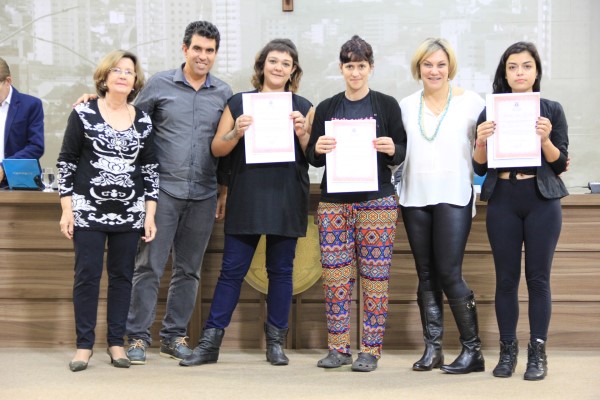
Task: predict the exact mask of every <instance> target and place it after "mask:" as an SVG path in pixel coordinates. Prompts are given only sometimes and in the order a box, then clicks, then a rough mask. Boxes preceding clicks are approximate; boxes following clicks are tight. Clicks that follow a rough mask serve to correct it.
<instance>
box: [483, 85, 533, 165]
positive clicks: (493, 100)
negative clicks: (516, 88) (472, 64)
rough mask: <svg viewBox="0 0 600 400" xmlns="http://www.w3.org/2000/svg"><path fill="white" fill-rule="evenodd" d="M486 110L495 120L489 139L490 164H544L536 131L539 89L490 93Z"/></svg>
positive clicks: (488, 153)
mask: <svg viewBox="0 0 600 400" xmlns="http://www.w3.org/2000/svg"><path fill="white" fill-rule="evenodd" d="M486 114H487V120H488V121H495V123H496V130H495V133H494V135H493V136H492V137H491V139H488V142H487V161H488V166H489V167H490V168H503V167H504V168H505V167H538V166H540V165H541V147H540V137H539V135H538V134H537V133H536V121H537V119H538V117H539V116H540V93H539V92H527V93H505V94H489V95H487V96H486Z"/></svg>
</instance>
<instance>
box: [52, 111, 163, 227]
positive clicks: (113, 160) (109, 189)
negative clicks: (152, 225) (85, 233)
mask: <svg viewBox="0 0 600 400" xmlns="http://www.w3.org/2000/svg"><path fill="white" fill-rule="evenodd" d="M135 113H136V114H135V119H134V125H133V126H132V127H130V128H128V129H127V130H124V131H115V130H114V129H112V127H110V125H108V123H107V122H106V121H105V120H104V118H102V115H101V114H100V111H99V109H98V101H97V100H92V101H90V102H88V103H83V104H79V105H78V106H77V107H75V109H74V110H73V112H71V115H70V116H69V122H68V123H67V129H66V130H65V136H64V139H63V143H62V148H61V150H60V154H59V156H58V163H57V167H58V172H59V174H60V175H59V180H58V183H59V193H60V196H61V197H64V196H72V204H73V215H74V219H75V222H74V224H75V229H76V230H77V229H80V230H100V231H108V232H127V231H136V230H140V231H141V230H143V228H144V218H145V215H146V212H145V202H146V201H147V200H154V201H156V200H158V162H157V161H156V157H155V155H154V145H153V142H152V140H153V134H152V121H151V120H150V117H149V116H148V114H146V113H145V112H143V111H141V110H140V109H138V108H136V109H135Z"/></svg>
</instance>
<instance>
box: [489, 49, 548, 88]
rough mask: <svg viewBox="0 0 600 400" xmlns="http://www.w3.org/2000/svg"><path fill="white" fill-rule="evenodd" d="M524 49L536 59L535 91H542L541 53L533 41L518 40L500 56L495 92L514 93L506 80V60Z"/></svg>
mask: <svg viewBox="0 0 600 400" xmlns="http://www.w3.org/2000/svg"><path fill="white" fill-rule="evenodd" d="M524 51H526V52H528V53H529V54H531V57H533V59H534V60H535V69H536V71H537V76H536V78H535V82H534V83H533V91H534V92H539V91H540V88H541V83H540V82H541V80H542V61H541V60H540V55H539V53H538V51H537V48H536V47H535V44H533V43H531V42H517V43H514V44H511V45H510V46H508V49H506V50H505V51H504V54H502V57H500V62H499V63H498V68H497V69H496V75H495V76H494V82H493V83H492V88H493V89H494V93H512V89H511V87H510V85H509V84H508V81H507V80H506V61H507V60H508V57H510V56H511V55H512V54H518V53H522V52H524Z"/></svg>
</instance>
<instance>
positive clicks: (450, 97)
mask: <svg viewBox="0 0 600 400" xmlns="http://www.w3.org/2000/svg"><path fill="white" fill-rule="evenodd" d="M424 92H425V91H424V90H422V91H421V101H420V102H419V130H420V131H421V136H423V139H425V140H427V141H428V142H433V141H434V140H435V138H436V137H437V135H438V133H439V131H440V125H442V121H443V120H444V117H445V116H446V113H447V112H448V108H450V100H452V85H450V87H449V89H448V100H446V107H444V112H443V113H442V116H441V117H440V120H439V121H438V124H437V126H436V127H435V132H434V133H433V136H431V137H429V136H427V135H426V134H425V128H424V127H423V102H424V100H423V93H424Z"/></svg>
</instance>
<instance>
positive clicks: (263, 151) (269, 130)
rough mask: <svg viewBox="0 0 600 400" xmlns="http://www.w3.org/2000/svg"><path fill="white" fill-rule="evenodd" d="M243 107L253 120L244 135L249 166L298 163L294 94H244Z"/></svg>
mask: <svg viewBox="0 0 600 400" xmlns="http://www.w3.org/2000/svg"><path fill="white" fill-rule="evenodd" d="M242 104H243V107H244V114H246V115H251V116H252V119H253V123H252V125H250V127H248V129H247V130H246V133H245V134H244V138H245V139H244V144H245V148H246V163H248V164H258V163H272V162H287V161H295V160H296V153H295V151H294V121H293V120H292V119H291V118H290V114H291V113H292V108H293V107H292V93H291V92H267V93H244V94H243V95H242Z"/></svg>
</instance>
